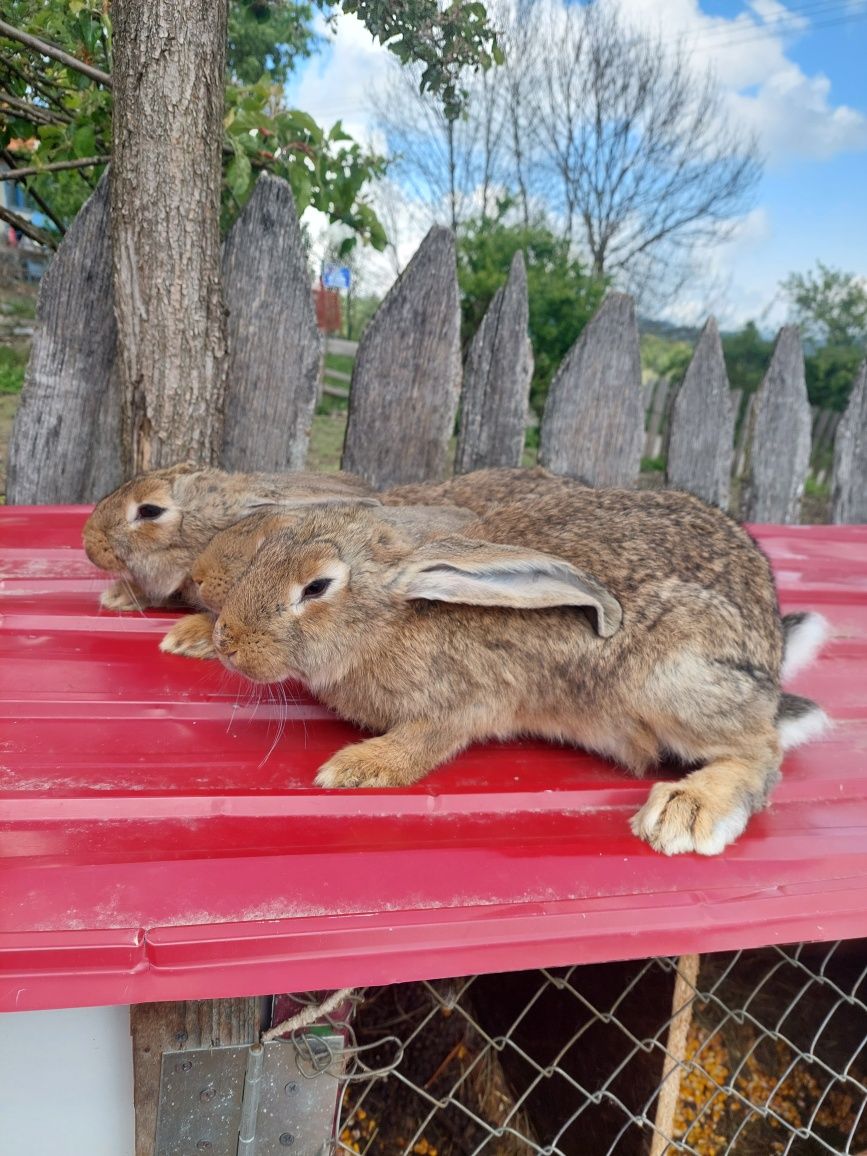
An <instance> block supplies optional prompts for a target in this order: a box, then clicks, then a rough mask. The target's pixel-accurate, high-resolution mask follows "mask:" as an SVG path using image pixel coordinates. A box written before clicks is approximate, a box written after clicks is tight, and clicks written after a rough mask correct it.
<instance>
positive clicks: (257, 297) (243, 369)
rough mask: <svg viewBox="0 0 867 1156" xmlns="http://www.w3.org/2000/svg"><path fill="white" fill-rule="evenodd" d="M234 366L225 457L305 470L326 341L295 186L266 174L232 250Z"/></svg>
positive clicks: (233, 236) (252, 465) (225, 462)
mask: <svg viewBox="0 0 867 1156" xmlns="http://www.w3.org/2000/svg"><path fill="white" fill-rule="evenodd" d="M223 291H224V294H225V299H226V305H227V307H228V310H229V319H228V347H229V370H228V385H227V389H226V410H225V424H224V428H223V449H222V455H221V464H222V466H223V467H224V468H225V469H227V470H283V469H289V470H298V469H301V468H302V467H303V465H304V461H305V458H306V457H307V443H308V441H309V439H310V425H311V422H312V421H313V410H314V408H315V406H316V393H317V386H318V377H319V361H320V353H321V349H320V347H321V339H320V336H319V331H318V329H317V328H316V310H315V308H314V305H313V294H312V292H311V289H310V275H309V273H308V270H307V257H306V253H305V251H304V245H303V243H302V240H301V230H300V228H299V226H298V216H297V214H296V212H295V202H294V200H293V199H292V190H291V189H290V188H289V185H288V183H287V182H286V181H284V180H281V179H280V178H279V177H272V176H270V175H269V174H268V173H263V174H262V175H261V176H260V177H259V179H258V181H257V182H256V187H255V188H254V189H253V192H252V195H251V197H250V199H249V201H248V202H247V204H246V206H245V208H244V211H243V213H242V214H241V216H240V217H239V218H238V220H237V221H236V222H235V224H234V225H233V226H232V229H231V231H230V233H229V235H228V237H227V238H226V244H225V247H224V249H223Z"/></svg>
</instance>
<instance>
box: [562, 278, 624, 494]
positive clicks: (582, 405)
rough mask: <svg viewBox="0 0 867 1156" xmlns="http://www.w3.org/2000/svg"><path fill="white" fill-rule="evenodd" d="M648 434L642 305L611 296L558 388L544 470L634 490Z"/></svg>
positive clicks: (568, 361) (584, 336)
mask: <svg viewBox="0 0 867 1156" xmlns="http://www.w3.org/2000/svg"><path fill="white" fill-rule="evenodd" d="M643 426H644V413H643V409H642V398H641V357H640V351H639V345H638V327H637V325H636V323H635V305H634V303H633V300H632V298H631V297H629V296H627V295H626V294H625V293H610V294H609V295H608V296H607V297H606V298H605V300H604V301H603V303H602V305H601V306H600V308H599V310H598V311H597V313H596V315H595V316H594V317H593V319H592V320H591V321H590V323H589V324H588V325H587V327H586V329H585V330H584V332H583V333H582V334H581V336H580V337H579V339H578V340H577V341H576V343H575V344H574V345H573V346H572V348H571V349H570V350H569V352H568V353H567V354H566V357H565V359H564V361H563V364H562V365H561V366H560V368H559V369H558V370H557V373H556V374H555V376H554V380H553V381H552V382H551V387H550V389H549V391H548V399H547V402H546V404H545V414H544V417H543V418H542V431H541V438H540V447H539V462H540V463H541V465H543V466H547V468H548V469H549V470H553V471H554V472H555V473H558V474H567V475H569V476H571V477H580V478H583V479H584V480H585V481H587V482H590V483H591V484H593V485H597V486H606V485H609V486H631V485H633V484H634V483H635V481H636V479H637V477H638V472H639V468H640V465H641V445H642V441H643V432H642V430H643Z"/></svg>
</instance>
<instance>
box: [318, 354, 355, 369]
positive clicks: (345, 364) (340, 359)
mask: <svg viewBox="0 0 867 1156" xmlns="http://www.w3.org/2000/svg"><path fill="white" fill-rule="evenodd" d="M354 364H355V358H354V357H349V355H348V354H345V353H326V354H325V366H326V368H327V369H336V370H337V372H338V373H352V366H353V365H354Z"/></svg>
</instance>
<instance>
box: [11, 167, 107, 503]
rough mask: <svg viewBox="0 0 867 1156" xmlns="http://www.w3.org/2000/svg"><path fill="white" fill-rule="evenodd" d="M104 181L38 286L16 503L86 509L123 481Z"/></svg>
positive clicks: (17, 439) (14, 479) (18, 436)
mask: <svg viewBox="0 0 867 1156" xmlns="http://www.w3.org/2000/svg"><path fill="white" fill-rule="evenodd" d="M116 338H117V328H116V326H115V320H114V302H113V300H112V273H111V246H110V243H109V230H108V177H107V175H103V177H102V178H101V180H100V182H99V184H98V185H97V187H96V190H95V191H94V192H93V194H92V195H91V197H90V198H89V200H88V201H87V202H86V203H85V204H84V206H83V207H82V209H81V211H80V212H79V214H78V216H77V217H76V218H75V220H74V221H73V222H72V224H71V225H70V227H69V229H68V230H67V232H66V236H65V237H64V239H63V241H62V242H61V244H60V247H59V248H58V250H57V253H56V255H55V257H54V260H53V261H52V263H51V265H50V266H49V267H48V269H47V271H46V273H45V275H44V276H43V278H42V283H41V284H40V286H39V301H38V304H37V306H36V324H35V326H34V332H33V345H32V348H31V350H30V360H29V362H28V364H27V371H26V373H25V375H24V389H23V391H22V394H21V404H20V406H19V408H18V413H17V414H16V417H15V425H14V428H13V431H12V440H11V444H10V447H9V477H8V481H7V487H6V500H7V501H8V502H9V503H10V504H25V503H33V504H39V503H52V502H90V501H93V500H94V499H96V498H101V497H102V496H103V494H106V493H108V491H109V490H112V489H114V487H115V486H117V485H119V484H120V482H121V480H122V469H121V450H120V395H119V391H118V384H117V381H116V378H115V368H114V367H115V347H116Z"/></svg>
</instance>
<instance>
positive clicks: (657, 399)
mask: <svg viewBox="0 0 867 1156" xmlns="http://www.w3.org/2000/svg"><path fill="white" fill-rule="evenodd" d="M671 388H672V387H671V384H670V382H668V381H667V380H666V379H665V378H664V377H661V378H660V379H659V381H657V383H656V389H655V390H654V391H653V402H652V404H651V406H650V413H649V414H648V415H647V433H646V435H645V441H644V456H645V457H648V458H658V457H659V455H660V454H661V453H662V445H663V434H662V431H663V428H664V427H663V423H664V422H665V418H666V414H667V412H668V405H667V402H668V396H669V391H670V390H671Z"/></svg>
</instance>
